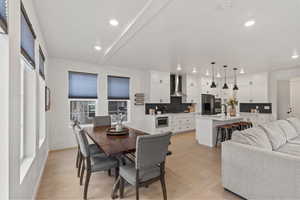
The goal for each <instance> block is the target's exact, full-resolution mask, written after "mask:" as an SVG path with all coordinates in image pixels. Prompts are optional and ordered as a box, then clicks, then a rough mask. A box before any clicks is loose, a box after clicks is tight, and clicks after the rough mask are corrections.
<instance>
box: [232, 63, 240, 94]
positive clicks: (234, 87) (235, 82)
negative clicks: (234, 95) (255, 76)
mask: <svg viewBox="0 0 300 200" xmlns="http://www.w3.org/2000/svg"><path fill="white" fill-rule="evenodd" d="M236 70H237V68H236V67H235V68H233V72H234V86H233V90H239V88H238V86H237V80H236Z"/></svg>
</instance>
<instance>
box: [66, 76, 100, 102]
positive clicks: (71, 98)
mask: <svg viewBox="0 0 300 200" xmlns="http://www.w3.org/2000/svg"><path fill="white" fill-rule="evenodd" d="M70 73H76V74H86V75H96V76H97V84H96V85H97V89H96V92H97V95H96V97H82V96H78V97H77V96H74V97H70ZM98 83H99V74H98V73H88V72H78V71H71V70H70V71H68V99H70V100H74V99H85V100H88V99H91V100H97V99H99V95H98V93H99V91H98Z"/></svg>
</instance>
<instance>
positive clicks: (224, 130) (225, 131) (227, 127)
mask: <svg viewBox="0 0 300 200" xmlns="http://www.w3.org/2000/svg"><path fill="white" fill-rule="evenodd" d="M231 129H232V124H224V125H219V126H217V138H216V146H217V145H218V142H219V141H221V142H224V141H225V140H226V137H227V135H229V133H230V131H231ZM220 134H221V138H219V137H220Z"/></svg>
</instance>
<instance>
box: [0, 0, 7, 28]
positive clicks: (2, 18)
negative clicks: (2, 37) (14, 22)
mask: <svg viewBox="0 0 300 200" xmlns="http://www.w3.org/2000/svg"><path fill="white" fill-rule="evenodd" d="M7 3H8V2H7V0H0V33H7V17H8V13H7Z"/></svg>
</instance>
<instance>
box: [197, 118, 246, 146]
mask: <svg viewBox="0 0 300 200" xmlns="http://www.w3.org/2000/svg"><path fill="white" fill-rule="evenodd" d="M242 120H243V117H240V116H236V117H230V116H224V115H200V114H198V115H196V140H197V141H198V143H199V144H203V145H206V146H209V147H214V146H215V144H216V137H217V128H216V127H217V126H219V125H224V124H230V123H234V122H239V121H242Z"/></svg>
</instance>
